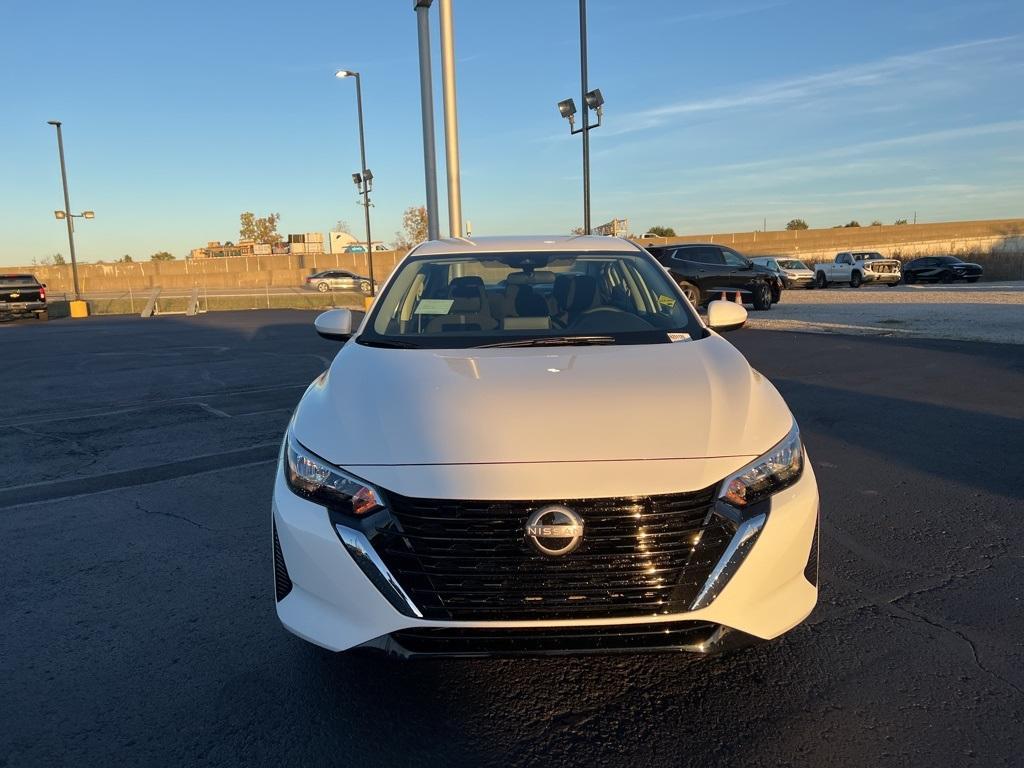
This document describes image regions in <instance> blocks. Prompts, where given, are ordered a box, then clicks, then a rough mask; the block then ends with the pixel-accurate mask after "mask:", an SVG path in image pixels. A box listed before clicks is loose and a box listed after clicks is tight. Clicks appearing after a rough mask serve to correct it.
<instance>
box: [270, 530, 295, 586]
mask: <svg viewBox="0 0 1024 768" xmlns="http://www.w3.org/2000/svg"><path fill="white" fill-rule="evenodd" d="M273 526H274V595H275V597H277V602H279V603H280V602H281V601H282V600H284V599H285V598H286V597H288V593H289V592H291V591H292V579H291V577H290V576H289V575H288V567H287V566H286V565H285V564H284V553H283V552H281V541H280V539H278V538H277V523H274V524H273Z"/></svg>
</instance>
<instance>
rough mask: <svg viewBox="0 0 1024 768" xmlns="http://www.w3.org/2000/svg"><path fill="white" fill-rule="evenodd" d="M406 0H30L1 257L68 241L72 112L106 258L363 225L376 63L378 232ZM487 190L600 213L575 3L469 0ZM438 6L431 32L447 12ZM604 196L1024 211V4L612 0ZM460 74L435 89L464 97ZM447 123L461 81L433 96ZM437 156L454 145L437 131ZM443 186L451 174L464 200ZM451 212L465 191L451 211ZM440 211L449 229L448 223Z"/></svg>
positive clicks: (598, 152)
mask: <svg viewBox="0 0 1024 768" xmlns="http://www.w3.org/2000/svg"><path fill="white" fill-rule="evenodd" d="M411 6H412V3H411V2H409V0H375V1H374V2H365V1H364V2H346V1H344V0H333V2H323V1H321V0H307V1H302V0H295V1H294V2H291V3H267V2H260V1H259V0H247V2H244V3H242V2H219V1H217V0H214V2H209V1H208V2H201V3H200V2H194V0H181V1H179V2H175V3H139V2H137V0H132V1H131V2H121V1H118V2H110V1H109V0H98V1H97V2H95V3H82V2H75V3H70V2H63V1H62V0H51V2H48V3H17V4H11V5H9V6H8V7H7V8H6V9H5V11H4V15H5V30H6V33H7V34H5V43H4V46H2V47H0V72H2V74H0V84H2V88H3V94H4V98H3V103H4V105H5V109H4V111H3V119H2V121H0V263H6V264H17V263H27V262H30V261H31V260H32V259H33V258H39V257H43V256H46V255H48V254H52V253H56V252H60V253H63V254H64V255H65V256H66V255H67V237H66V231H65V230H64V228H63V226H62V225H61V223H60V222H57V221H56V220H55V219H54V218H53V213H52V211H53V210H54V209H56V208H60V207H62V198H61V188H60V171H59V166H58V163H57V153H56V140H55V137H54V134H53V129H52V128H51V127H50V126H48V125H46V121H47V120H48V119H60V120H63V121H64V129H65V148H66V151H67V156H68V166H69V175H70V183H71V199H72V207H73V208H74V209H76V210H83V209H86V208H91V209H94V210H95V211H96V215H97V218H96V219H95V220H93V221H88V222H81V223H80V224H79V226H78V228H77V230H76V234H77V239H76V243H77V245H78V250H79V254H80V256H81V257H82V258H83V259H87V260H94V259H102V258H108V259H109V258H116V257H118V256H120V255H121V254H124V253H128V254H131V255H132V256H133V257H135V258H136V259H138V258H146V257H148V256H149V254H151V253H153V252H154V251H158V250H165V249H166V250H170V251H172V252H173V253H175V254H176V255H177V256H178V257H179V258H180V257H182V256H183V255H184V254H185V253H187V252H188V250H189V249H190V248H191V247H194V246H198V245H202V244H204V243H205V242H206V241H207V240H233V239H237V236H238V214H239V213H240V212H241V211H244V210H251V211H255V212H256V213H257V214H263V213H266V212H269V211H277V212H280V214H281V227H280V228H281V230H282V232H285V233H287V232H304V231H327V230H328V229H329V228H330V227H331V226H332V225H333V224H334V222H335V221H336V220H338V219H345V220H347V221H349V222H350V223H351V224H352V225H353V227H354V228H355V229H356V231H357V233H358V232H360V231H361V224H360V223H359V222H360V221H361V209H360V208H359V207H358V206H357V205H356V196H355V194H354V189H353V186H352V182H351V177H350V175H351V173H352V172H353V171H355V170H357V168H358V164H359V162H358V144H357V134H356V122H355V92H354V83H353V82H352V81H345V80H342V81H339V80H336V79H335V78H334V77H333V76H332V73H333V72H334V70H335V69H338V68H351V69H359V70H360V71H361V72H362V73H363V86H364V88H363V91H364V93H363V95H364V104H365V110H366V128H367V154H368V164H369V166H370V167H371V168H372V169H373V172H374V175H375V177H376V181H375V185H376V196H375V208H374V209H373V220H374V228H375V235H376V236H379V237H382V238H384V239H386V240H390V239H392V237H393V233H394V232H395V231H396V230H397V229H399V228H400V226H401V213H402V211H403V209H405V208H406V207H407V206H410V205H416V204H421V203H422V202H423V200H424V193H423V177H422V167H423V166H422V152H421V133H420V120H419V91H418V75H417V69H416V61H417V59H416V26H415V15H414V13H413V11H412V8H411ZM455 13H456V19H455V21H456V45H457V56H458V86H459V117H460V132H461V151H462V176H463V209H464V214H465V216H466V218H468V219H470V220H471V221H472V222H473V231H474V232H475V233H477V234H496V233H529V232H568V231H569V229H571V228H572V227H574V226H577V225H578V224H579V223H580V219H581V213H580V207H581V206H580V184H581V181H580V179H581V171H580V142H579V137H570V136H569V135H568V126H567V124H566V123H565V122H564V121H562V120H561V119H560V118H559V117H558V113H557V111H556V109H555V103H556V102H557V101H558V100H559V99H562V98H566V97H568V96H574V97H575V98H576V100H577V102H578V101H579V93H578V88H579V59H578V56H579V50H578V37H577V26H576V25H577V15H576V13H577V5H576V3H575V2H574V1H573V0H557V1H556V0H520V2H516V3H496V2H483V1H482V0H455ZM433 22H434V37H435V40H434V52H435V54H436V53H437V50H438V48H437V40H436V34H437V24H436V17H435V18H434V19H433ZM589 24H590V80H591V85H592V87H599V88H601V90H602V92H603V93H604V96H605V99H606V102H607V104H606V113H605V125H603V126H602V127H601V128H600V129H599V130H596V131H594V132H593V133H592V134H591V136H592V175H593V179H592V189H593V217H594V222H595V223H599V222H602V221H606V220H608V219H610V218H612V217H627V218H629V219H630V222H631V224H632V225H633V228H634V229H635V230H636V231H638V232H639V231H642V230H643V229H645V228H647V227H649V226H650V225H652V224H663V225H670V226H673V227H675V229H676V230H677V231H679V232H684V231H685V232H711V231H731V230H750V229H754V228H759V227H760V226H761V223H762V220H763V219H764V218H767V222H768V227H769V229H777V228H781V227H782V226H783V225H784V224H785V222H786V221H788V220H789V219H790V218H793V217H801V218H804V219H806V220H807V221H808V222H809V223H810V224H811V225H812V226H831V225H833V224H839V223H842V222H845V221H848V220H849V219H851V218H857V219H859V220H860V221H861V222H862V223H863V222H867V221H870V220H872V219H874V218H878V219H881V220H883V221H886V222H891V221H892V220H893V219H895V218H898V217H911V216H912V215H913V212H914V211H915V210H916V211H917V212H918V219H919V221H940V220H948V219H957V218H1001V217H1009V216H1021V215H1024V87H1022V86H1021V83H1022V82H1024V3H1021V2H1020V1H1019V0H1006V1H991V2H990V1H986V0H979V1H978V2H951V1H949V0H929V1H928V2H924V1H923V0H913V1H910V2H907V1H901V0H896V1H895V2H885V3H882V2H868V3H864V2H859V3H853V2H824V1H814V0H810V1H797V0H794V1H792V2H786V1H785V0H739V2H707V1H705V0H702V1H701V2H680V1H679V0H675V1H673V2H667V1H662V0H639V1H638V2H632V3H621V2H613V1H612V0H591V2H590V14H589ZM439 81H440V73H439V68H435V91H436V95H437V97H438V101H439V100H440V87H439ZM437 117H438V133H439V136H440V130H441V120H440V117H441V111H440V103H438V107H437ZM439 161H440V169H442V170H443V154H442V153H440V152H439ZM444 194H445V193H444V189H443V186H442V189H441V197H442V200H443V199H444ZM446 221H447V214H446V212H445V211H444V210H442V223H443V224H444V223H445V222H446ZM442 229H445V227H444V226H443V227H442Z"/></svg>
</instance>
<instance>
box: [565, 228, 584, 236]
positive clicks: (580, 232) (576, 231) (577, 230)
mask: <svg viewBox="0 0 1024 768" xmlns="http://www.w3.org/2000/svg"><path fill="white" fill-rule="evenodd" d="M569 234H570V235H585V234H587V233H586V232H584V231H583V227H573V228H572V229H570V230H569Z"/></svg>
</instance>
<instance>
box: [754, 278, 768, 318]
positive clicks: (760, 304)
mask: <svg viewBox="0 0 1024 768" xmlns="http://www.w3.org/2000/svg"><path fill="white" fill-rule="evenodd" d="M753 304H754V309H756V310H757V311H759V312H763V311H764V310H767V309H771V308H772V289H771V288H769V287H768V286H767V285H765V284H764V283H761V284H760V285H757V286H755V287H754V301H753Z"/></svg>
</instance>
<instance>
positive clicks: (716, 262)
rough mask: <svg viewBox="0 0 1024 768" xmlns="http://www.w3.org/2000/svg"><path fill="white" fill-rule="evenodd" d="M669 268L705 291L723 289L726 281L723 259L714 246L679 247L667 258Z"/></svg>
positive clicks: (726, 275) (726, 274) (726, 272)
mask: <svg viewBox="0 0 1024 768" xmlns="http://www.w3.org/2000/svg"><path fill="white" fill-rule="evenodd" d="M669 269H671V270H673V271H674V272H675V273H676V275H677V276H679V277H682V278H683V279H685V280H688V281H691V282H694V283H695V284H696V285H697V287H698V288H700V289H701V290H702V291H705V292H707V291H721V290H725V286H726V285H727V283H728V280H727V278H728V271H727V269H726V266H725V260H724V259H723V258H722V252H721V250H719V249H718V248H716V247H715V246H710V245H697V246H693V247H689V248H679V249H678V250H677V251H676V252H675V253H673V254H672V257H671V258H670V259H669Z"/></svg>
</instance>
